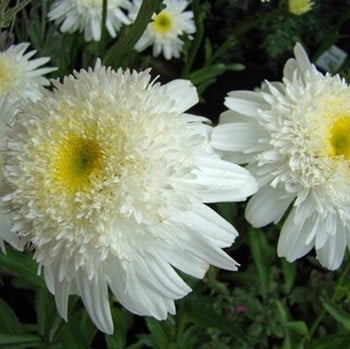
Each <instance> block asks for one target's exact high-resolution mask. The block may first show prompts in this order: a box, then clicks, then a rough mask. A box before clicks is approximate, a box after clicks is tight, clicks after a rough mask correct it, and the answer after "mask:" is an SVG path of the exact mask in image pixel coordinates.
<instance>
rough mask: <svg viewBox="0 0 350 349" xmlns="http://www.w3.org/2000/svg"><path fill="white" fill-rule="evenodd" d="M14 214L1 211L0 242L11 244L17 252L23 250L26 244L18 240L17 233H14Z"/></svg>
mask: <svg viewBox="0 0 350 349" xmlns="http://www.w3.org/2000/svg"><path fill="white" fill-rule="evenodd" d="M12 226H13V214H12V213H8V212H5V211H4V210H2V209H0V240H4V241H6V242H7V243H9V244H10V245H11V246H12V247H13V248H15V249H16V250H23V247H24V243H23V242H21V240H20V239H19V238H18V235H17V233H16V232H14V231H12V229H11V228H12Z"/></svg>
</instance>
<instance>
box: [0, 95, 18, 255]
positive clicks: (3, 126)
mask: <svg viewBox="0 0 350 349" xmlns="http://www.w3.org/2000/svg"><path fill="white" fill-rule="evenodd" d="M16 109H17V103H13V102H12V101H11V100H10V99H9V98H4V99H3V100H2V103H1V104H0V195H2V194H4V193H6V183H5V178H4V151H5V135H6V131H7V129H8V128H9V126H10V124H11V122H12V120H13V118H14V117H15V114H16ZM12 219H13V214H12V213H11V212H10V211H9V210H8V209H7V208H6V206H5V204H4V203H3V202H2V201H0V249H1V250H2V252H5V244H4V242H5V241H6V242H8V243H9V244H11V245H12V246H13V247H14V248H16V249H22V248H23V244H22V243H21V242H20V240H19V239H18V236H17V235H16V234H13V233H12V232H11V226H12Z"/></svg>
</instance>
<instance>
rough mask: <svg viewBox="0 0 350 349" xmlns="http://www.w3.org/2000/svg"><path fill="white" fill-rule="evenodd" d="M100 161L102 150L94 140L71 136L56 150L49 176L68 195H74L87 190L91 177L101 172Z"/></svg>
mask: <svg viewBox="0 0 350 349" xmlns="http://www.w3.org/2000/svg"><path fill="white" fill-rule="evenodd" d="M101 160H102V149H101V148H100V146H99V144H98V143H97V142H96V140H94V139H86V138H84V137H81V136H78V135H74V134H71V135H68V136H67V138H66V139H65V140H64V142H62V143H61V144H60V146H59V147H58V149H57V152H56V155H55V156H54V158H53V160H52V164H51V171H52V172H51V175H52V178H53V180H54V181H55V182H58V183H59V184H61V185H64V187H65V188H66V189H67V191H68V192H69V193H76V192H78V191H82V190H84V189H87V188H89V186H90V184H91V179H92V177H95V176H96V175H98V173H100V171H101V167H102V166H101Z"/></svg>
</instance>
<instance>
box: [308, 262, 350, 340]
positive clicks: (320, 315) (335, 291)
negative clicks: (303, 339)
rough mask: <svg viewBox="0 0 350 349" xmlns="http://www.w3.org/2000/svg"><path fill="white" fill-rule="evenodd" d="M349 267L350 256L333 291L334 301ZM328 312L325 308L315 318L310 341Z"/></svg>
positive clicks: (332, 298)
mask: <svg viewBox="0 0 350 349" xmlns="http://www.w3.org/2000/svg"><path fill="white" fill-rule="evenodd" d="M349 269H350V258H348V260H347V262H346V264H345V266H344V268H343V270H342V272H341V274H340V275H339V278H338V281H337V284H336V286H335V288H334V292H333V295H332V297H331V300H332V301H335V300H336V299H337V298H338V292H339V288H340V286H341V285H342V283H343V281H344V279H345V277H346V275H347V274H348V272H349ZM326 313H327V312H326V310H325V309H323V310H322V311H321V313H320V314H319V315H318V316H317V318H316V319H315V320H314V322H313V323H312V325H311V328H310V332H309V337H308V342H310V341H311V339H312V337H313V336H314V335H315V333H316V330H317V328H318V326H319V325H320V323H321V321H322V320H323V317H324V316H325V315H326Z"/></svg>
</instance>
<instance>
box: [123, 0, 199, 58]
mask: <svg viewBox="0 0 350 349" xmlns="http://www.w3.org/2000/svg"><path fill="white" fill-rule="evenodd" d="M141 2H142V1H141V0H134V5H135V7H134V10H133V11H130V16H131V17H132V18H135V17H136V15H137V12H138V10H139V8H140V6H141ZM163 3H164V4H165V8H164V10H162V11H161V12H159V13H158V14H156V13H155V14H153V16H152V22H151V23H150V24H148V26H147V28H146V30H145V32H144V33H143V35H142V36H141V38H140V39H139V41H138V42H137V43H136V45H135V49H136V50H137V51H143V50H145V49H146V48H147V47H149V46H152V45H153V55H154V56H159V55H160V54H161V53H163V55H164V57H165V58H166V59H171V58H172V57H175V58H178V57H180V54H181V50H182V46H183V40H182V39H181V36H182V35H188V37H189V38H190V39H192V36H191V34H193V33H194V32H195V31H196V27H195V25H194V21H193V12H192V11H185V9H186V7H187V6H188V4H189V1H188V0H164V2H163Z"/></svg>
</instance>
